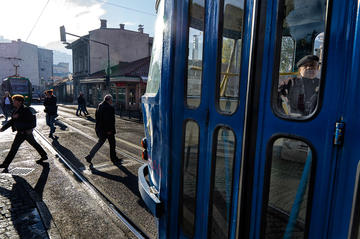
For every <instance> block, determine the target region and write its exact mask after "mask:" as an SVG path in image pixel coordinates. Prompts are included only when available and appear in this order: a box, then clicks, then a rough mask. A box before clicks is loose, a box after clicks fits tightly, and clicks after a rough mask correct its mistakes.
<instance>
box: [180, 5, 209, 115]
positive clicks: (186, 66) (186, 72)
mask: <svg viewBox="0 0 360 239" xmlns="http://www.w3.org/2000/svg"><path fill="white" fill-rule="evenodd" d="M203 1H204V8H203V13H204V19H203V28H202V29H201V30H202V32H203V43H202V49H201V54H202V57H201V78H200V94H199V96H198V97H199V104H198V105H196V106H193V105H190V104H189V102H188V97H189V95H188V82H189V75H188V74H189V55H190V48H189V47H187V48H186V57H185V74H184V91H185V92H184V97H185V98H184V103H185V106H186V108H188V109H197V108H199V107H200V105H201V96H202V87H203V79H204V73H203V69H204V49H205V47H204V46H205V39H206V35H207V34H206V31H205V30H206V28H205V23H206V15H207V13H206V11H205V9H206V8H207V3H208V1H209V0H203ZM194 2H195V0H189V4H188V9H187V10H188V19H187V21H188V22H187V23H188V24H187V28H186V46H189V43H190V34H189V33H190V28H192V27H191V11H190V9H191V4H193V3H194ZM201 30H200V31H201ZM196 97H197V96H196Z"/></svg>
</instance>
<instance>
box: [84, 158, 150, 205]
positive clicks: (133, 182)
mask: <svg viewBox="0 0 360 239" xmlns="http://www.w3.org/2000/svg"><path fill="white" fill-rule="evenodd" d="M114 165H115V166H117V167H118V168H119V169H120V170H121V171H123V172H124V173H125V174H126V175H127V176H125V177H121V176H118V175H113V174H109V173H106V172H103V171H100V170H98V169H96V168H94V166H93V164H92V163H91V164H90V166H89V168H90V170H91V172H92V174H95V175H99V176H101V177H104V178H107V179H110V180H113V181H117V182H119V183H122V184H123V185H125V186H126V187H127V188H128V189H129V190H130V191H131V192H132V193H133V194H134V195H135V196H136V197H137V198H138V199H139V200H138V204H139V205H140V206H141V207H143V208H145V209H146V210H147V207H146V205H145V203H144V202H143V201H142V200H141V195H140V192H139V189H138V178H137V176H136V175H134V174H132V173H131V172H130V171H129V170H128V169H127V168H126V167H124V166H122V165H121V163H114Z"/></svg>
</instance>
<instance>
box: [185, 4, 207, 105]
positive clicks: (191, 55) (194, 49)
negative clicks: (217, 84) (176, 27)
mask: <svg viewBox="0 0 360 239" xmlns="http://www.w3.org/2000/svg"><path fill="white" fill-rule="evenodd" d="M204 6H205V0H197V1H194V0H190V1H189V12H190V13H189V15H190V18H189V21H190V22H189V35H188V44H189V47H188V63H187V64H188V67H187V82H186V84H187V87H186V96H187V98H186V104H187V106H188V107H190V108H197V107H198V106H199V105H200V95H201V81H202V62H203V60H202V58H203V39H204V16H205V10H204Z"/></svg>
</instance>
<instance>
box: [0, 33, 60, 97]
mask: <svg viewBox="0 0 360 239" xmlns="http://www.w3.org/2000/svg"><path fill="white" fill-rule="evenodd" d="M52 65H53V53H52V51H51V50H47V49H42V48H38V47H37V46H36V45H33V44H30V43H27V42H23V41H21V40H20V39H19V40H17V41H12V42H9V43H0V78H1V80H2V79H4V78H6V77H8V76H13V75H16V74H17V75H20V76H23V77H26V78H29V80H30V81H31V83H32V85H33V88H34V91H42V90H43V89H45V87H46V82H49V83H51V82H52Z"/></svg>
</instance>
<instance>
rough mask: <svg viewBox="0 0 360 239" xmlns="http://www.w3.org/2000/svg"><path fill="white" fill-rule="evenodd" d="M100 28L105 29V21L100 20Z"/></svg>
mask: <svg viewBox="0 0 360 239" xmlns="http://www.w3.org/2000/svg"><path fill="white" fill-rule="evenodd" d="M100 23H101V24H100V28H106V20H105V19H100Z"/></svg>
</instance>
